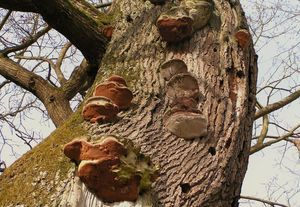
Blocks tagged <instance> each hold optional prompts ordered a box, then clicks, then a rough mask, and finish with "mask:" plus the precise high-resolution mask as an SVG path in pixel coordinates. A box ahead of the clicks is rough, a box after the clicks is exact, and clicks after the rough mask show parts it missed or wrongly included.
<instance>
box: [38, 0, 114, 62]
mask: <svg viewBox="0 0 300 207" xmlns="http://www.w3.org/2000/svg"><path fill="white" fill-rule="evenodd" d="M32 2H33V3H34V5H35V6H36V7H37V8H38V10H39V13H40V14H41V15H42V16H43V18H44V20H45V21H46V22H47V23H48V24H49V25H50V26H51V27H53V28H54V29H56V30H57V31H59V32H60V33H62V34H63V35H64V36H65V37H66V38H68V39H69V40H70V42H72V44H74V45H75V46H76V47H77V48H78V49H79V50H80V51H81V52H82V54H83V55H84V57H85V58H86V59H87V60H88V61H89V62H90V63H91V64H96V65H98V64H99V62H100V59H101V58H102V56H103V54H104V52H105V50H106V45H107V43H108V39H107V38H106V37H105V36H104V35H103V33H102V31H103V29H104V27H105V25H108V24H110V21H111V18H108V15H107V14H104V13H101V12H100V11H98V10H97V9H96V8H95V7H93V6H92V5H91V4H89V3H87V2H86V1H85V0H77V1H74V0H68V1H66V0H44V1H40V0H32ZM83 12H84V13H83ZM53 17H55V18H53ZM57 19H59V20H60V21H57ZM82 40H84V41H82Z"/></svg>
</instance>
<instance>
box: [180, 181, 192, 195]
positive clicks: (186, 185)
mask: <svg viewBox="0 0 300 207" xmlns="http://www.w3.org/2000/svg"><path fill="white" fill-rule="evenodd" d="M180 188H181V191H182V192H183V193H187V192H189V191H190V190H191V186H190V184H189V183H182V184H180Z"/></svg>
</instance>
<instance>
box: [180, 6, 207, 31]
mask: <svg viewBox="0 0 300 207" xmlns="http://www.w3.org/2000/svg"><path fill="white" fill-rule="evenodd" d="M182 3H183V5H184V6H185V7H186V8H187V10H188V11H189V16H190V17H191V18H192V19H193V20H194V23H193V28H194V31H196V30H198V29H201V28H202V27H204V26H205V25H206V24H207V23H208V21H209V19H210V17H211V15H212V11H213V6H212V4H211V3H209V2H207V1H199V0H185V1H182Z"/></svg>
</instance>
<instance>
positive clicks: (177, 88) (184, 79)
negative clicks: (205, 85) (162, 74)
mask: <svg viewBox="0 0 300 207" xmlns="http://www.w3.org/2000/svg"><path fill="white" fill-rule="evenodd" d="M166 94H167V96H168V97H170V98H172V99H173V100H174V99H177V98H182V97H188V98H194V99H195V100H198V99H199V96H200V91H199V85H198V82H197V79H196V78H194V77H193V76H192V75H191V74H190V73H181V74H177V75H174V76H173V77H172V78H171V79H170V81H169V82H168V83H167V88H166Z"/></svg>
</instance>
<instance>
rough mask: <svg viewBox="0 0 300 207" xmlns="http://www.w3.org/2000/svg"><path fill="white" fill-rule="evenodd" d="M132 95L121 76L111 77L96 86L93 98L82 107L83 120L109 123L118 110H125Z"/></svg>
mask: <svg viewBox="0 0 300 207" xmlns="http://www.w3.org/2000/svg"><path fill="white" fill-rule="evenodd" d="M132 99H133V94H132V92H131V91H130V90H129V88H128V87H127V84H126V81H125V80H124V78H122V77H121V76H117V75H113V76H111V77H109V78H108V79H107V80H105V81H104V82H103V83H100V84H98V85H97V86H96V88H95V90H94V92H93V97H91V98H89V99H88V100H87V101H86V102H85V105H84V107H83V110H82V115H83V117H84V119H85V120H87V121H90V122H92V123H94V122H100V121H111V120H113V118H114V117H115V116H116V115H117V113H118V112H119V110H123V109H127V108H128V107H129V106H130V104H131V101H132Z"/></svg>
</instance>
